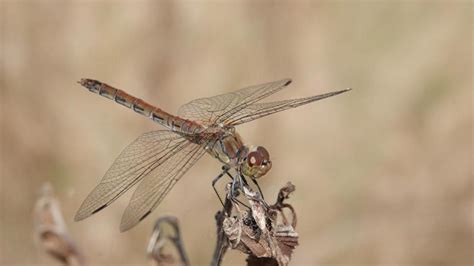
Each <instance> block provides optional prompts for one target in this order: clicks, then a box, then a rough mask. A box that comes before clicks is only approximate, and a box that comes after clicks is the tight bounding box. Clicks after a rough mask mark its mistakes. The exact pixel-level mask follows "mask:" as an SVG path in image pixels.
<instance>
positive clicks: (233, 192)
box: [227, 172, 250, 210]
mask: <svg viewBox="0 0 474 266" xmlns="http://www.w3.org/2000/svg"><path fill="white" fill-rule="evenodd" d="M227 175H228V176H229V177H230V178H231V179H232V185H231V190H232V191H231V194H230V196H231V197H232V200H235V201H236V202H238V203H240V205H242V206H245V207H246V208H247V209H249V210H250V207H249V206H248V205H247V204H245V203H243V202H242V201H240V200H239V199H238V198H237V197H238V195H235V191H236V189H237V188H236V187H235V185H234V184H235V182H236V180H237V179H235V178H234V176H232V175H231V174H230V173H229V172H227Z"/></svg>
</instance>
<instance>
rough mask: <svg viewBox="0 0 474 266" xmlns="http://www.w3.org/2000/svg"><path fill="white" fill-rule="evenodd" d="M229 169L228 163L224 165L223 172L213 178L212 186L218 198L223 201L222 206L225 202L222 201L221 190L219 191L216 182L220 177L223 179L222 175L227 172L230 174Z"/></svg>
mask: <svg viewBox="0 0 474 266" xmlns="http://www.w3.org/2000/svg"><path fill="white" fill-rule="evenodd" d="M229 169H230V167H228V166H226V165H224V166H222V172H221V173H220V174H219V175H218V176H216V177H215V178H214V179H213V180H212V188H213V189H214V192H216V195H217V198H218V199H219V201H220V202H221V204H222V207H224V202H223V201H222V199H221V196H219V192H217V189H216V183H217V181H219V179H221V177H223V176H224V175H225V174H229Z"/></svg>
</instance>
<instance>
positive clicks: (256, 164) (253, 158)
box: [241, 146, 272, 179]
mask: <svg viewBox="0 0 474 266" xmlns="http://www.w3.org/2000/svg"><path fill="white" fill-rule="evenodd" d="M271 168H272V162H271V161H270V154H269V153H268V151H267V149H265V148H264V147H262V146H256V147H251V148H249V149H248V152H247V153H246V155H245V157H244V158H243V163H242V168H241V169H242V173H243V174H244V175H245V176H248V177H250V178H254V179H257V178H259V177H261V176H264V175H265V174H266V173H267V172H268V171H270V169H271Z"/></svg>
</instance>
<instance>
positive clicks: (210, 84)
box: [0, 1, 474, 265]
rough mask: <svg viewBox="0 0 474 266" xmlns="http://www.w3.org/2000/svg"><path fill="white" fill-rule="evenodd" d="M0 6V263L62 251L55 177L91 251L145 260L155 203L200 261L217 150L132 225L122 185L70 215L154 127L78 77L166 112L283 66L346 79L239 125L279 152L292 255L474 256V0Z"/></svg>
mask: <svg viewBox="0 0 474 266" xmlns="http://www.w3.org/2000/svg"><path fill="white" fill-rule="evenodd" d="M0 12H1V13H0V17H1V33H2V35H1V42H0V44H1V56H0V62H1V63H2V65H1V71H2V76H1V77H0V78H1V85H0V89H1V97H0V104H1V121H0V123H1V142H0V143H1V178H2V179H1V180H2V182H1V193H0V195H1V196H0V197H1V201H0V202H1V203H0V204H1V210H0V211H1V212H0V213H1V215H0V221H1V235H0V236H1V245H0V263H1V264H2V265H10V264H38V263H43V264H50V263H52V261H51V260H49V259H48V258H47V257H46V256H44V255H43V254H41V252H40V251H39V250H38V249H37V248H36V247H35V246H34V243H33V227H32V210H33V204H34V201H35V199H36V194H35V193H36V191H37V190H38V187H39V186H40V184H42V183H43V182H44V181H45V180H49V181H51V182H52V183H53V185H54V186H55V188H56V189H57V192H58V197H59V198H60V199H61V200H62V202H61V205H62V206H63V211H64V215H65V219H66V222H67V223H68V225H69V228H70V230H71V234H72V235H74V236H76V237H77V242H78V243H79V244H80V245H82V246H83V247H87V248H84V249H85V252H86V253H87V254H86V255H87V256H88V257H89V261H95V262H96V263H97V264H98V265H101V264H108V265H110V264H114V265H117V264H134V265H137V264H146V263H147V261H146V259H145V256H144V251H145V248H146V241H147V237H148V235H149V233H150V231H151V228H152V225H153V219H154V218H157V217H158V216H159V215H160V214H173V215H175V216H177V217H178V218H179V219H180V223H181V227H182V230H183V232H182V233H183V237H184V240H185V241H186V248H187V249H188V252H189V256H190V260H191V262H192V263H193V264H195V265H200V264H207V263H208V262H209V260H210V257H211V253H212V249H213V245H214V234H215V228H214V220H213V215H214V213H215V211H216V210H217V209H218V208H219V202H218V200H217V199H216V198H215V195H214V193H213V191H212V189H211V186H210V182H211V180H212V178H213V177H214V176H215V175H216V174H217V172H218V170H219V164H218V163H217V162H215V160H212V159H210V158H206V159H203V160H202V161H201V162H199V163H198V164H197V165H196V166H195V167H194V168H193V169H192V170H191V171H190V172H189V173H188V174H186V176H185V177H184V178H183V180H181V181H180V182H179V183H178V184H177V185H176V187H175V188H174V189H173V191H172V192H171V193H170V194H169V195H168V196H167V198H166V199H165V200H164V202H163V203H162V205H161V206H160V207H159V208H158V209H157V210H156V211H155V212H154V213H153V214H152V215H150V218H148V219H147V220H146V221H144V222H143V223H141V224H140V225H139V226H138V227H137V228H135V229H133V230H132V231H130V232H127V233H125V234H120V233H119V231H118V226H119V222H120V216H121V213H122V211H123V210H124V208H125V206H126V204H127V200H128V197H129V196H130V193H128V194H126V195H124V196H123V198H121V199H120V200H118V202H117V203H116V204H114V205H112V206H111V207H109V208H107V209H106V210H104V211H103V212H101V213H100V214H97V215H95V216H94V217H91V218H90V219H88V220H86V221H83V222H81V223H74V222H73V218H72V217H73V215H74V213H75V211H76V210H77V208H78V207H79V204H80V203H81V201H82V200H83V199H84V198H85V196H86V195H87V193H88V192H89V191H90V190H91V189H92V187H93V186H94V185H95V184H96V183H97V182H98V180H99V179H100V177H101V176H102V175H103V174H104V172H105V171H106V170H107V168H108V166H109V165H110V164H111V163H112V161H113V159H114V158H115V157H116V156H117V155H118V153H119V152H120V151H121V150H122V149H123V148H124V147H125V146H126V145H127V144H128V143H129V142H131V141H132V140H133V139H134V138H136V137H137V136H139V135H140V134H141V133H143V132H146V131H150V130H155V129H157V127H156V126H155V125H154V124H153V123H152V122H150V121H147V120H146V119H144V118H142V117H140V116H137V115H136V114H134V113H133V112H130V111H129V110H126V109H124V108H122V107H120V106H118V105H114V104H113V103H111V102H110V101H106V100H105V99H103V98H101V97H97V96H96V95H93V94H91V93H88V92H87V91H86V90H85V89H83V88H81V87H80V86H79V85H78V84H76V81H77V80H79V79H80V78H82V77H91V78H96V79H100V80H102V81H104V82H107V83H110V84H112V85H115V86H117V87H119V88H122V89H126V90H127V91H128V92H130V93H132V94H134V95H136V96H138V97H141V98H144V99H146V100H148V101H150V102H152V103H155V104H157V105H159V106H160V107H161V108H163V109H165V110H169V111H170V112H173V111H175V110H177V109H178V107H179V106H180V105H181V104H183V103H185V102H187V101H190V100H192V99H195V98H199V97H204V96H212V95H215V94H219V93H223V92H226V91H230V90H233V89H238V88H240V87H243V86H245V85H251V84H257V83H260V82H266V81H271V80H276V79H280V78H283V77H292V78H293V79H294V83H293V84H292V85H291V87H290V88H289V89H287V90H286V91H284V92H281V93H279V94H280V95H279V96H277V97H280V98H285V97H287V98H289V97H299V96H307V95H314V94H318V93H322V92H326V91H329V90H335V89H342V88H345V87H353V88H354V90H353V91H351V92H350V93H347V94H344V95H341V96H338V97H335V98H332V99H328V100H325V101H324V102H319V103H317V104H314V105H311V106H306V107H301V108H299V109H297V110H289V111H286V112H284V113H281V114H278V115H273V116H271V117H268V118H264V119H262V120H261V121H256V122H252V123H250V124H248V125H242V126H241V127H239V132H240V133H241V135H242V136H243V137H244V139H245V140H246V141H247V142H249V143H255V144H259V145H263V146H265V147H267V149H268V150H269V151H270V153H271V155H272V160H273V162H274V166H273V169H272V171H271V172H270V174H269V175H268V176H267V177H265V178H264V179H263V180H262V181H261V184H262V186H263V189H264V191H265V192H266V193H267V194H268V195H274V194H275V193H276V192H277V190H278V188H279V187H281V185H282V184H284V183H286V181H288V180H291V181H292V182H293V183H294V184H295V185H296V188H297V190H296V193H295V195H294V196H293V198H292V203H293V206H295V207H296V208H297V212H298V214H299V227H298V228H297V229H298V231H299V233H300V235H301V239H300V246H299V247H298V248H297V249H296V252H295V254H294V258H293V262H294V264H295V265H314V264H320V265H340V264H346V265H401V264H404V265H406V264H410V265H469V264H472V254H471V252H472V248H473V242H472V241H473V240H472V237H473V236H472V229H473V220H474V219H473V216H472V202H473V197H472V177H473V171H472V161H473V158H472V147H473V146H472V135H473V132H472V126H473V115H472V4H471V3H470V2H467V1H456V2H436V3H434V2H433V3H432V2H425V1H419V2H417V1H413V2H400V3H392V2H383V1H381V2H362V1H361V2H355V1H354V2H317V3H304V2H298V3H292V2H281V3H269V2H261V3H253V2H231V3H218V2H200V3H194V2H162V3H155V2H151V1H150V2H146V1H139V2H125V1H124V2H109V1H97V2H79V1H78V2H68V3H65V2H62V1H45V2H28V1H19V2H17V1H3V2H1V4H0ZM183 195H185V196H183ZM127 196H128V197H127ZM196 217H199V218H200V219H196ZM202 217H204V218H202ZM206 217H207V220H206ZM196 221H199V223H196ZM242 261H243V257H242V256H241V255H240V254H237V253H232V252H231V253H229V255H228V256H227V257H226V259H225V263H226V264H239V263H241V262H242Z"/></svg>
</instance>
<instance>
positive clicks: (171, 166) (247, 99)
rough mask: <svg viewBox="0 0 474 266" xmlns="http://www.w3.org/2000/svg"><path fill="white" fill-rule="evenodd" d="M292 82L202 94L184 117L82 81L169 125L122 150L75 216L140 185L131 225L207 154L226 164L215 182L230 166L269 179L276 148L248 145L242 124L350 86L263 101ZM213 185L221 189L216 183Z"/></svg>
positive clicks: (125, 220) (124, 225) (128, 213)
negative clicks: (240, 133) (216, 93)
mask: <svg viewBox="0 0 474 266" xmlns="http://www.w3.org/2000/svg"><path fill="white" fill-rule="evenodd" d="M291 82H292V81H291V79H282V80H278V81H274V82H269V83H264V84H259V85H254V86H249V87H245V88H243V89H240V90H237V91H233V92H229V93H225V94H220V95H217V96H213V97H208V98H200V99H196V100H193V101H190V102H189V103H187V104H184V105H182V106H181V107H180V108H179V110H178V114H177V115H173V114H170V113H168V112H166V111H164V110H162V109H160V108H158V107H156V106H154V105H151V104H149V103H147V102H145V101H144V100H142V99H139V98H137V97H134V96H132V95H130V94H128V93H126V92H125V91H123V90H120V89H117V88H114V87H112V86H111V85H108V84H106V83H103V82H100V81H98V80H94V79H81V80H80V81H78V83H79V84H80V85H82V86H84V87H85V88H87V89H88V90H89V91H91V92H93V93H96V94H99V95H101V96H103V97H105V98H108V99H110V100H113V101H115V102H116V103H118V104H120V105H123V106H125V107H127V108H129V109H132V110H133V111H135V112H136V113H138V114H141V115H143V116H146V117H148V118H149V119H151V120H152V121H154V122H156V123H158V124H160V125H161V126H163V127H165V129H164V130H156V131H151V132H148V133H145V134H143V135H141V136H140V137H138V138H137V139H136V140H135V141H133V142H132V143H131V144H129V145H128V146H127V147H126V148H125V149H124V150H123V151H122V152H121V153H120V155H119V156H118V157H117V158H116V159H115V161H114V162H113V164H112V166H110V168H109V169H108V170H107V172H106V173H105V175H104V176H103V178H102V179H101V181H100V183H99V184H98V185H97V186H96V187H95V188H94V189H93V190H92V192H90V194H89V195H88V196H87V197H86V199H85V200H84V202H83V203H82V205H81V206H80V208H79V210H78V211H77V213H76V215H75V220H76V221H80V220H83V219H85V218H87V217H89V216H91V215H93V214H95V213H97V212H99V211H101V210H103V209H104V208H105V207H107V206H109V205H110V204H111V203H113V202H114V201H115V200H116V199H117V198H119V197H120V196H121V195H122V194H123V193H125V192H126V191H128V190H129V189H130V188H132V187H134V186H135V185H137V184H138V185H137V187H136V189H135V191H134V192H133V195H132V197H131V199H130V201H129V204H128V206H127V207H126V209H125V211H124V214H123V216H122V220H121V224H120V231H122V232H123V231H127V230H129V229H130V228H132V227H134V226H135V225H137V224H138V223H139V222H140V221H142V220H143V219H145V218H146V217H147V216H148V215H149V214H150V213H151V212H152V211H153V210H154V209H155V208H156V207H157V206H158V205H159V204H160V203H161V201H162V200H163V198H164V197H165V196H166V195H167V194H168V192H169V191H170V190H171V189H172V188H173V186H174V185H175V184H176V182H178V180H180V179H181V177H182V176H183V175H184V174H185V173H186V172H187V171H188V170H189V169H190V168H191V167H192V166H193V165H194V164H195V163H196V162H197V161H198V160H199V159H200V158H201V157H202V156H203V155H204V154H206V153H207V154H210V155H211V156H212V157H215V158H216V159H217V160H219V161H220V162H221V163H222V164H223V172H222V173H221V174H220V175H219V176H218V177H216V178H215V179H214V180H213V181H212V185H213V187H214V185H215V182H217V180H218V179H219V178H220V177H222V176H223V175H225V173H227V172H228V171H229V169H234V170H235V171H237V172H238V173H239V174H240V175H241V176H243V177H248V178H250V179H251V180H253V181H256V179H258V178H260V177H262V176H264V175H265V174H266V173H267V172H268V171H269V170H270V169H271V167H272V161H271V160H270V154H269V152H268V151H267V150H266V149H265V148H264V147H263V146H255V145H249V144H245V143H244V142H243V140H242V138H241V137H240V135H239V134H238V133H237V131H236V129H235V127H236V126H238V125H240V124H243V123H247V122H250V121H253V120H255V119H259V118H262V117H265V116H268V115H271V114H274V113H277V112H281V111H284V110H287V109H290V108H295V107H298V106H301V105H304V104H308V103H311V102H315V101H318V100H321V99H325V98H328V97H331V96H335V95H338V94H341V93H344V92H347V91H349V90H350V89H343V90H338V91H333V92H329V93H324V94H320V95H316V96H310V97H305V98H298V99H289V100H280V101H273V102H262V100H263V99H265V98H267V97H269V96H270V95H272V94H274V93H276V92H278V91H281V90H282V89H284V88H286V87H288V85H290V83H291ZM259 189H260V187H259ZM214 190H215V191H216V193H217V190H216V189H215V187H214ZM219 199H220V198H219ZM221 202H222V201H221Z"/></svg>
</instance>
